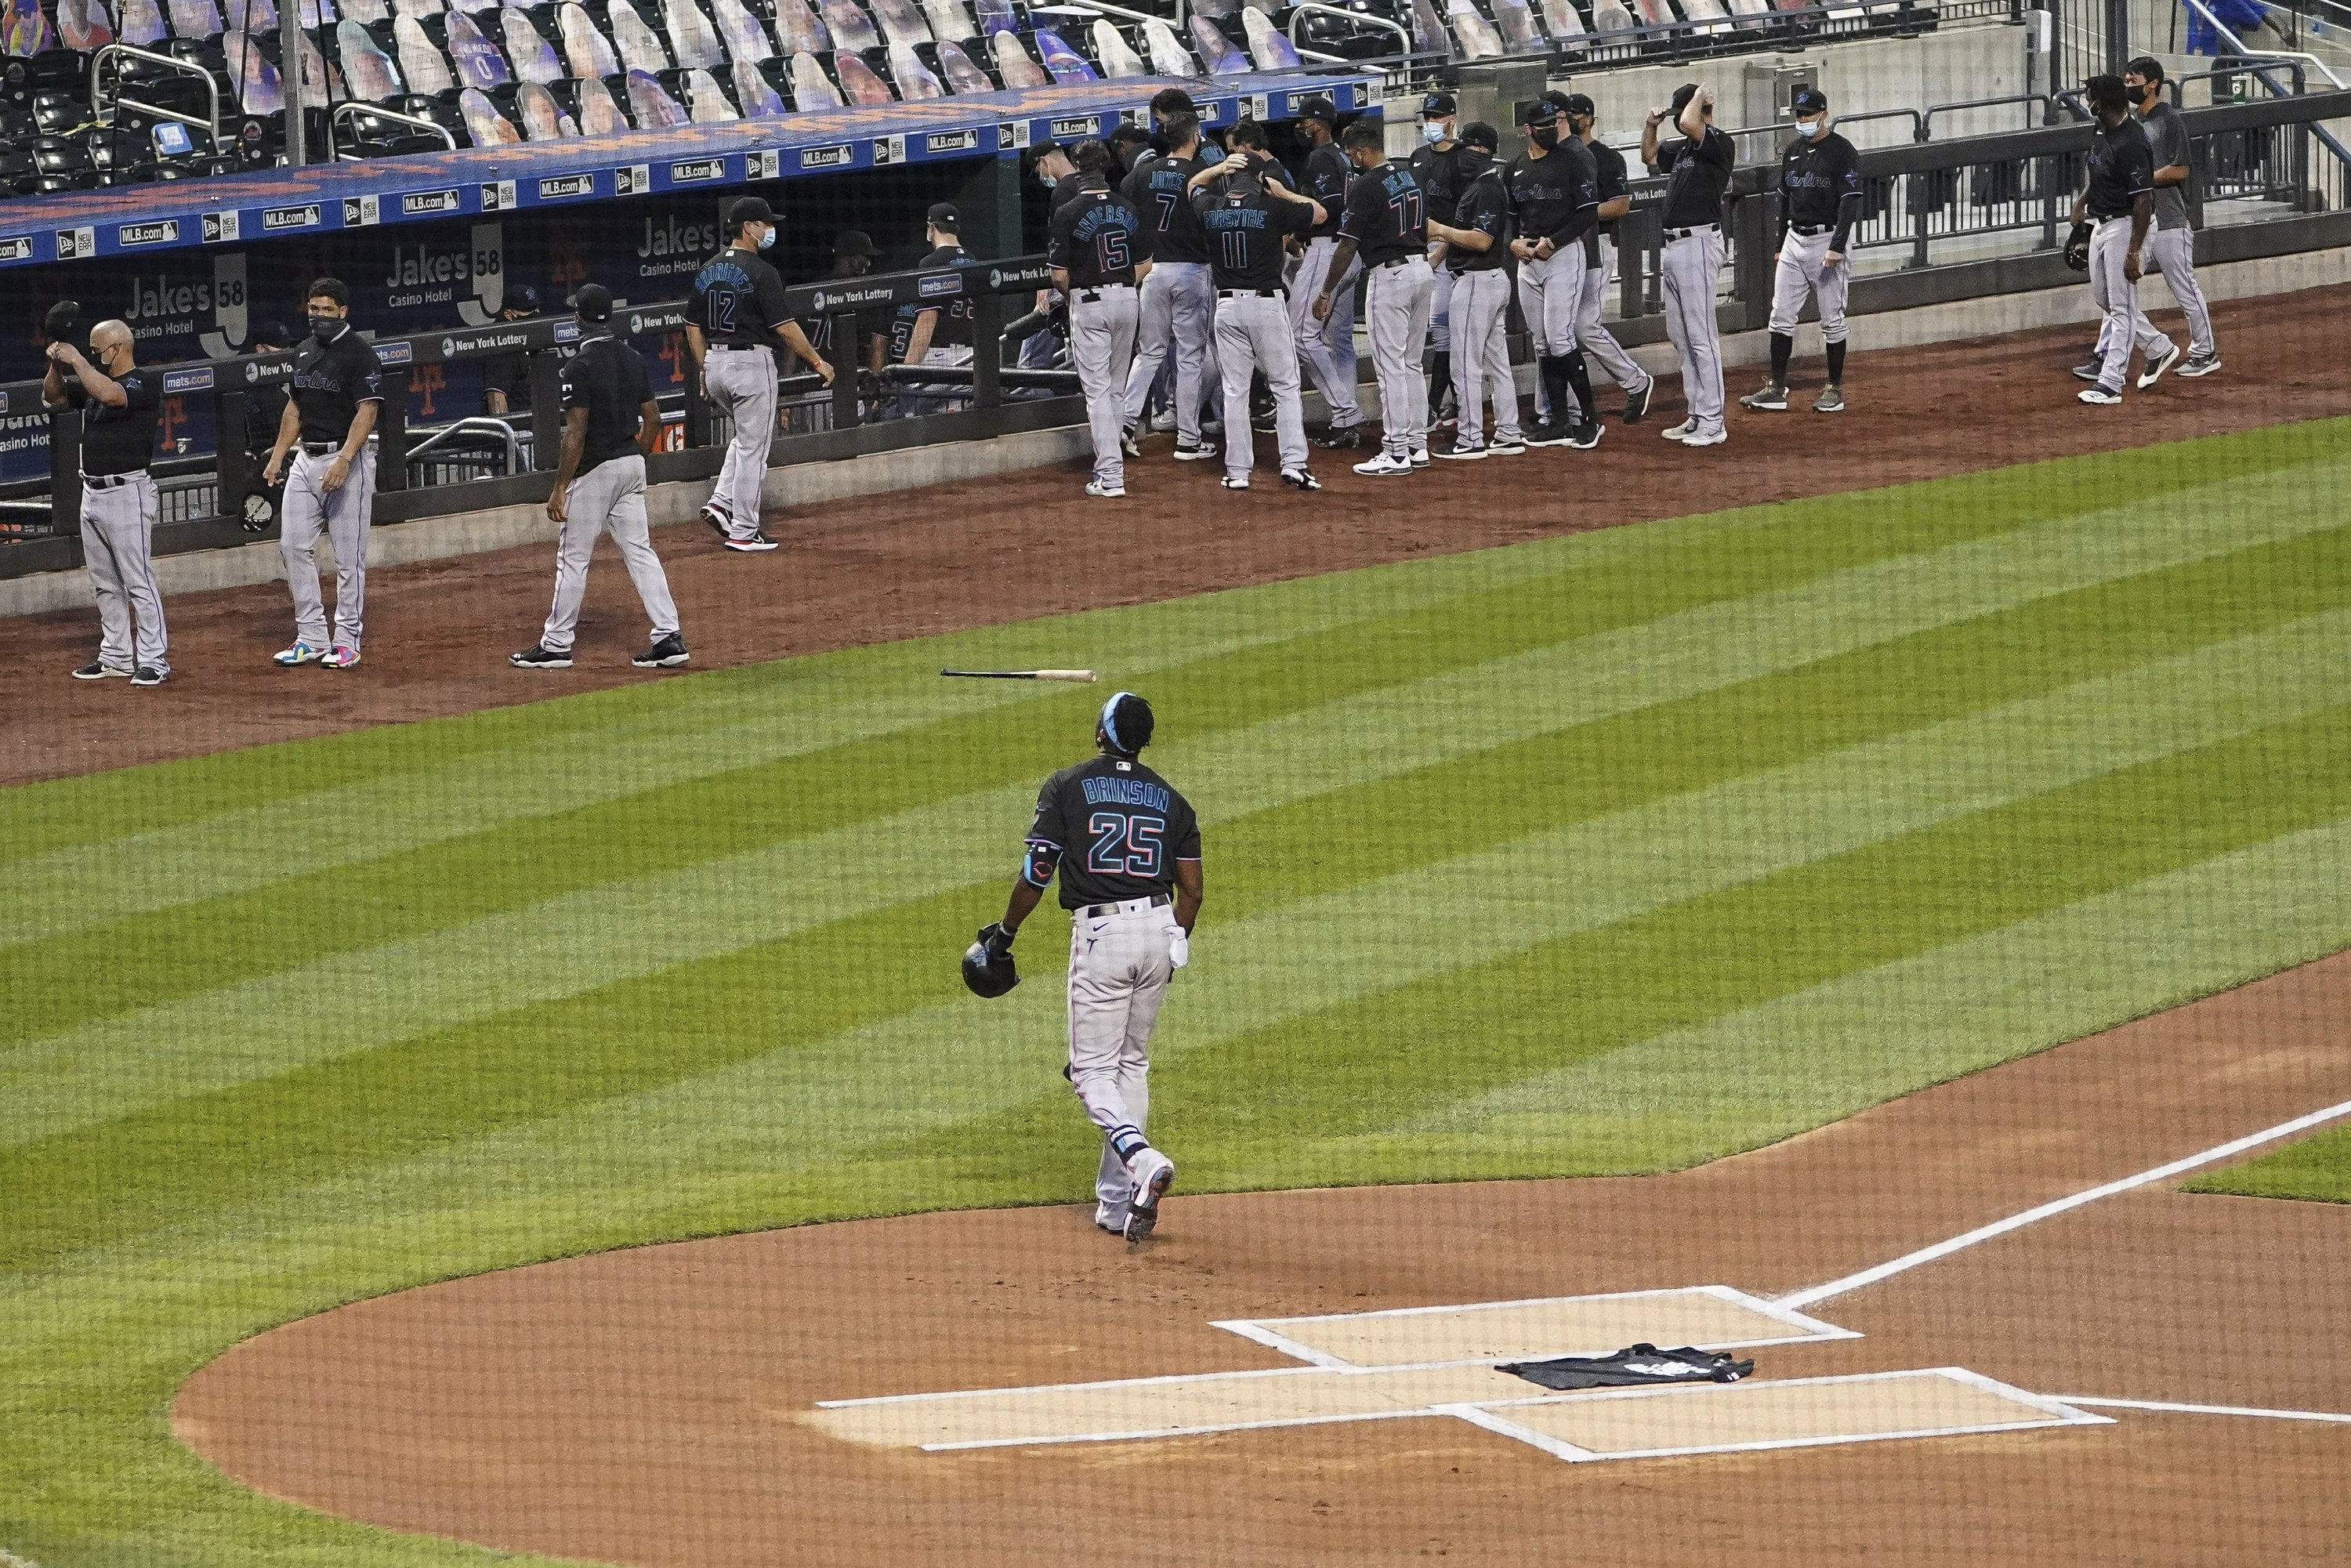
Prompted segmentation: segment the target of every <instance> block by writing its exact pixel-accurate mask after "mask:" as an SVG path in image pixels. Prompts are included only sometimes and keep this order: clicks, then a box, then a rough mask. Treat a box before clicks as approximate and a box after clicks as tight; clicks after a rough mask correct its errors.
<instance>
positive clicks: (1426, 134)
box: [1420, 120, 1445, 147]
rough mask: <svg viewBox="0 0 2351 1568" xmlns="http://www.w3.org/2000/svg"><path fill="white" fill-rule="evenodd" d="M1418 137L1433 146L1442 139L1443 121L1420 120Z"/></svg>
mask: <svg viewBox="0 0 2351 1568" xmlns="http://www.w3.org/2000/svg"><path fill="white" fill-rule="evenodd" d="M1420 139H1421V140H1422V141H1426V142H1427V143H1428V144H1429V145H1430V146H1431V147H1434V146H1436V145H1437V143H1438V142H1440V141H1444V140H1445V121H1443V120H1423V121H1421V126H1420Z"/></svg>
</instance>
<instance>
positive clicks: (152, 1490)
mask: <svg viewBox="0 0 2351 1568" xmlns="http://www.w3.org/2000/svg"><path fill="white" fill-rule="evenodd" d="M2346 437H2351V424H2346V423H2345V422H2339V421H2338V422H2333V423H2319V424H2311V425H2305V426H2298V427H2292V428H2285V429H2278V430H2271V431H2263V432H2257V433H2252V434H2242V435H2235V436H2228V437H2221V438H2215V439H2212V440H2208V441H2202V442H2198V443H2192V444H2180V445H2175V446H2168V447H2158V448H2154V449H2147V450H2138V451H2132V452H2127V453H2119V454H2115V455H2107V456H2101V457H2093V458H2083V459H2071V460H2066V461H2063V462H2055V463H2048V464H2042V465H2034V466H2031V467H2022V468H2015V469H2010V470H2004V471H2001V472H1997V473H1991V474H1985V475H1979V476H1970V477H1965V478H1959V479H1952V480H1947V481H1940V482H1937V483H1933V484H1923V485H1917V486H1905V487H1902V488H1898V489H1893V490H1886V491H1880V492H1876V493H1871V494H1862V495H1850V496H1843V497H1834V498H1830V499H1824V500H1819V501H1813V502H1805V503H1801V504H1792V505H1786V506H1777V507H1757V508H1751V509H1748V510H1742V511H1738V512H1731V513H1725V514H1720V515H1716V516H1708V517H1692V518H1687V519H1684V520H1681V521H1678V522H1673V523H1667V524H1660V525H1656V526H1651V527H1643V528H1626V529H1619V530H1614V531H1609V532H1604V533H1600V534H1593V535H1586V536H1583V537H1580V538H1563V539H1557V540H1551V541H1546V542H1542V543H1537V544H1531V545H1525V546H1520V547H1514V548H1511V549H1499V550H1491V551H1486V552H1481V553H1478V554H1474V555H1465V556H1457V557H1448V558H1445V559H1431V560H1421V561H1415V562H1411V563H1408V564H1405V565H1400V566H1393V567H1385V568H1380V569H1375V570H1365V571H1358V572H1351V573H1347V574H1343V575H1336V576H1331V577H1323V578H1316V579H1310V580H1302V581H1297V582H1291V583H1285V584H1280V585H1277V586H1273V587H1268V588H1260V589H1251V590H1247V591H1237V592H1230V593H1224V594H1218V595H1215V596H1211V597H1207V598H1200V599H1194V600H1187V601H1179V602H1175V603H1169V604H1161V605H1153V606H1147V607H1144V608H1140V609H1131V610H1121V611H1116V612H1102V613H1092V614H1084V615H1076V616H1070V617H1066V618H1061V619H1057V620H1053V621H1049V622H1037V623H1033V624H1029V625H1023V626H1017V627H1008V628H1002V629H998V630H993V631H988V632H975V633H970V634H967V635H957V636H954V637H948V638H942V639H935V640H930V641H925V642H920V643H900V644H893V645H889V646H883V647H876V648H869V649H862V650H858V651H854V652H850V653H839V654H830V655H825V656H822V657H817V658H808V659H800V660H793V661H789V662H784V663H778V664H768V665H763V666H759V667H757V668H751V669H745V670H737V671H730V672H724V673H715V674H697V675H693V676H691V677H688V678H684V679H680V680H674V681H664V682H661V683H658V684H653V685H638V686H634V687H631V688H629V689H626V690H620V691H611V692H605V693H601V694H596V695H585V696H580V697H573V698H567V699H564V700H560V701H551V702H547V703H541V704H538V705H534V706H528V707H522V708H510V709H504V710H500V711H496V712H491V713H485V714H481V715H477V716H471V717H466V718H462V719H453V720H447V721H441V722H435V723H431V724H422V725H414V726H407V727H398V728H391V729H380V730H373V731H369V732H365V733H362V734H357V735H350V736H343V737H333V738H329V739H322V740H314V741H306V742H302V743H299V744H294V745H287V746H280V747H264V748H258V749H255V750H250V751H245V752H239V753H234V754H230V755H225V756H220V757H214V758H203V759H199V760H194V761H190V762H185V763H179V764H172V765H169V766H163V767H156V768H141V769H136V770H132V771H128V772H123V773H119V774H111V775H106V776H101V777H97V778H91V779H79V780H73V781H67V782H61V783H56V784H45V785H37V786H29V787H26V788H22V789H13V790H9V791H6V792H5V794H0V874H5V878H6V885H7V887H8V888H9V897H8V898H7V899H6V900H5V903H0V995H5V996H6V997H7V998H9V1002H10V1005H9V1008H8V1009H7V1017H6V1019H5V1029H6V1030H7V1034H6V1037H5V1040H0V1107H5V1110H0V1217H5V1218H0V1546H5V1547H7V1548H10V1549H13V1550H14V1551H15V1552H18V1553H20V1554H22V1555H25V1556H26V1557H29V1558H31V1559H33V1560H35V1561H37V1562H38V1563H42V1564H43V1565H44V1568H68V1565H79V1564H94V1563H106V1564H116V1563H120V1564H124V1565H132V1564H135V1565H136V1568H177V1565H180V1564H205V1565H208V1568H210V1565H217V1568H256V1565H264V1568H267V1565H279V1564H302V1565H315V1568H355V1565H360V1568H364V1565H371V1564H386V1563H399V1564H426V1563H430V1564H448V1563H475V1562H486V1561H490V1560H492V1554H489V1553H485V1552H475V1551H472V1550H470V1549H467V1548H462V1547H456V1546H448V1545H443V1544H439V1543H435V1542H418V1541H412V1540H405V1539H402V1538H397V1537H393V1536H389V1535H384V1534H380V1533H377V1532H374V1531H367V1530H362V1529H360V1528H357V1527H353V1526H349V1525H343V1524H339V1523H335V1522H333V1521H326V1520H322V1519H319V1518H315V1517H312V1516H310V1515H308V1514H305V1513H303V1512H301V1511H298V1510H294V1509H291V1508H287V1507H283V1506H280V1505H277V1504H274V1503H270V1502H267V1501H265V1500H260V1499H258V1498H255V1497H252V1496H249V1495H247V1494H246V1493H245V1492H243V1491H241V1490H238V1489H236V1488H235V1487H233V1486H230V1485H228V1484H226V1483H225V1482H224V1481H223V1480H221V1479H219V1478H217V1477H216V1476H215V1475H214V1473H213V1472H212V1471H211V1470H210V1469H208V1467H206V1466H205V1465H204V1463H203V1462H202V1461H200V1460H198V1459H197V1458H194V1457H193V1455H191V1454H189V1453H187V1452H185V1451H183V1450H182V1449H181V1448H178V1447H177V1446H176V1445H174V1444H173V1443H172V1440H171V1439H170V1437H169V1436H168V1433H167V1430H166V1427H165V1422H164V1414H165V1409H166V1406H167V1402H168V1401H169V1399H170V1397H171V1396H172V1391H173V1389H174V1388H175V1387H176V1386H177V1385H179V1383H180V1382H181V1381H182V1380H183V1378H184V1377H185V1376H186V1375H188V1374H189V1373H190V1372H191V1371H192V1370H193V1369H194V1368H195V1367H196V1366H198V1365H200V1364H202V1363H204V1361H205V1360H207V1359H208V1358H210V1357H211V1356H213V1355H214V1354H217V1353H218V1352H220V1351H221V1350H222V1349H223V1348H224V1347H225V1346H227V1345H229V1344H231V1343H234V1342H235V1341H236V1340H238V1339H240V1338H242V1337H244V1336H246V1335H247V1334H250V1333H255V1332H256V1331H258V1330H260V1329H263V1328H266V1327H267V1326H269V1325H271V1324H274V1323H277V1322H284V1321H286V1320H288V1319H291V1318H295V1317H299V1316H302V1315H305V1314H308V1313H310V1312H317V1311H319V1310H321V1309H323V1308H326V1307H329V1306H331V1305H333V1304H335V1303H338V1302H340V1301H349V1300H351V1299H354V1298H357V1297H362V1296H368V1295H373V1294H377V1293H381V1292H383V1291H392V1290H396V1289H399V1288H402V1287H403V1286H409V1285H413V1284H417V1283H420V1282H423V1281H430V1280H434V1279H438V1278H442V1277H445V1276H449V1275H454V1274H459V1273H466V1272H472V1271H476V1270H486V1269H491V1268H496V1267H498V1266H501V1265H506V1264H512V1263H518V1262H522V1261H526V1260H536V1259H542V1258H548V1257H552V1256H557V1255H561V1254H567V1253H573V1252H579V1251H582V1250H587V1249H597V1248H605V1247H612V1246H618V1245H621V1244H623V1243H627V1242H632V1241H638V1240H644V1239H657V1238H674V1237H682V1236H688V1235H696V1234H705V1233H713V1232H723V1231H730V1230H737V1229H745V1228H758V1227H765V1226H774V1225H785V1224H791V1223H796V1222H801V1221H807V1220H812V1219H824V1218H838V1217H843V1216H852V1215H867V1214H877V1213H886V1212H893V1211H899V1210H905V1209H913V1208H918V1207H971V1206H979V1205H992V1204H1008V1203H1040V1202H1053V1201H1071V1200H1075V1199H1078V1198H1080V1197H1081V1196H1082V1195H1084V1194H1085V1193H1086V1192H1087V1190H1088V1186H1089V1181H1088V1177H1089V1175H1090V1172H1091V1169H1092V1139H1091V1137H1090V1136H1089V1134H1088V1132H1087V1130H1086V1128H1085V1126H1084V1124H1083V1123H1082V1122H1081V1119H1080V1116H1079V1113H1078V1112H1077V1110H1076V1107H1075V1105H1074V1103H1073V1102H1072V1101H1071V1098H1070V1095H1069V1093H1068V1092H1067V1089H1066V1087H1065V1086H1064V1085H1063V1083H1062V1082H1061V1077H1060V1075H1059V1073H1058V1071H1057V1069H1058V1066H1059V1062H1060V1060H1061V1057H1060V1051H1061V1045H1060V1036H1061V988H1060V985H1059V984H1058V973H1057V972H1058V968H1059V958H1060V952H1059V949H1060V946H1061V940H1062V938H1061V930H1062V928H1063V925H1064V923H1063V922H1062V921H1061V920H1060V919H1059V918H1058V917H1053V916H1050V915H1045V916H1040V918H1039V920H1038V921H1037V922H1036V923H1035V925H1033V926H1032V928H1031V931H1030V933H1029V935H1028V936H1024V937H1023V939H1022V941H1021V943H1020V946H1019V956H1020V957H1021V958H1022V960H1023V961H1024V963H1025V966H1026V967H1027V969H1028V972H1029V975H1030V976H1031V977H1032V978H1031V980H1030V982H1029V984H1027V985H1024V986H1022V987H1021V988H1019V990H1017V991H1015V992H1014V993H1013V994H1012V995H1011V996H1010V997H1009V998H1006V999H1004V1000H1003V1001H1001V1002H998V1003H992V1004H983V1003H981V1002H979V1001H977V999H975V998H971V997H969V996H967V994H965V993H964V991H963V990H962V988H961V987H960V985H959V984H958V982H957V979H956V968H955V960H956V956H957V955H958V953H959V952H960V950H961V948H962V946H963V945H964V944H965V943H967V942H968V941H969V940H970V937H971V933H972V931H973V930H974V929H975V928H976V927H977V926H978V925H980V924H981V922H983V921H985V920H987V919H990V918H992V917H993V916H994V915H995V914H996V913H997V912H998V909H999V908H1000V907H1001V902H1002V895H1003V890H1004V887H1005V885H1006V883H1008V879H1009V877H1010V874H1011V873H1012V871H1013V868H1014V865H1015V863H1016V861H1017V857H1018V845H1019V836H1020V832H1021V830H1022V829H1023V827H1024V826H1025V825H1026V822H1027V812H1028V807H1029V801H1030V800H1031V799H1032V797H1033V794H1034V791H1035V789H1036V786H1037V782H1038V780H1039V779H1040V778H1041V777H1042V776H1043V775H1044V774H1045V773H1046V772H1047V771H1049V770H1050V769H1051V768H1054V767H1056V766H1058V765H1060V764H1061V763H1064V762H1067V761H1070V760H1072V759H1074V758H1076V757H1078V756H1080V755H1081V754H1082V753H1083V751H1084V750H1085V747H1086V742H1087V736H1088V732H1089V730H1090V728H1091V716H1092V711H1093V706H1094V705H1095V704H1096V703H1097V702H1098V701H1099V700H1100V697H1101V696H1102V694H1103V693H1104V692H1105V691H1106V690H1107V689H1108V688H1106V687H1098V688H1093V689H1091V690H1089V689H1085V688H1077V689H1057V688H1046V687H1029V686H1020V685H1009V684H1005V685H995V684H986V683H963V682H956V683H950V682H943V681H940V680H939V679H937V678H936V676H935V674H933V672H935V670H936V669H937V668H938V667H939V666H940V665H942V664H951V663H952V664H970V665H991V664H1020V665H1029V664H1036V665H1081V664H1082V665H1093V666H1097V667H1100V668H1102V669H1103V670H1104V671H1105V672H1106V673H1107V674H1108V675H1109V677H1110V678H1112V679H1113V680H1116V681H1118V682H1120V683H1122V684H1126V685H1134V686H1136V687H1138V688H1140V689H1142V690H1144V692H1146V693H1147V694H1148V695H1150V696H1151V697H1152V698H1153V700H1154V701H1155V704H1156V705H1157V706H1158V708H1159V711H1160V714H1161V736H1162V737H1163V738H1162V743H1161V744H1160V745H1159V746H1157V747H1155V748H1154V750H1153V753H1152V760H1153V761H1154V762H1155V763H1156V764H1157V765H1158V766H1159V767H1160V768H1163V769H1164V770H1165V772H1166V773H1167V774H1168V775H1169V776H1170V777H1172V778H1173V779H1175V780H1176V781H1177V782H1178V783H1179V784H1180V785H1181V786H1182V787H1183V788H1185V789H1186V790H1187V791H1188V792H1189V793H1190V794H1191V795H1192V797H1193V799H1194V800H1196V802H1197V803H1198V804H1199V806H1200V808H1201V813H1202V816H1203V819H1204V821H1205V823H1206V826H1207V876H1208V885H1209V894H1210V896H1209V903H1208V906H1207V916H1206V920H1205V922H1204V924H1203V925H1202V928H1201V935H1200V939H1199V940H1198V942H1197V943H1196V945H1195V947H1194V953H1195V959H1194V966H1193V967H1192V968H1191V969H1189V970H1187V971H1186V973H1185V974H1184V976H1183V977H1181V979H1180V980H1179V981H1178V983H1177V985H1176V987H1175V991H1174V994H1173V995H1172V997H1171V998H1170V1002H1169V1005H1168V1008H1167V1011H1166V1013H1165V1016H1164V1025H1163V1029H1162V1032H1161V1036H1160V1040H1159V1042H1158V1047H1157V1050H1156V1052H1155V1054H1156V1056H1157V1059H1158V1062H1159V1067H1158V1071H1157V1073H1156V1074H1155V1077H1156V1079H1157V1084H1156V1089H1155V1094H1154V1105H1155V1112H1156V1118H1155V1131H1156V1132H1157V1133H1158V1134H1159V1135H1160V1137H1161V1139H1162V1140H1163V1141H1164V1142H1165V1144H1166V1145H1168V1146H1169V1147H1170V1148H1172V1149H1174V1150H1175V1151H1176V1153H1177V1154H1178V1155H1179V1157H1180V1158H1181V1160H1182V1162H1183V1165H1184V1168H1185V1185H1186V1190H1193V1191H1198V1190H1202V1189H1207V1188H1238V1187H1276V1186H1297V1185H1303V1184H1322V1183H1361V1182H1382V1181H1412V1180H1422V1179H1434V1178H1457V1177H1472V1176H1553V1175H1571V1174H1579V1173H1598V1172H1624V1171H1652V1170H1662V1169H1667V1168H1670V1167H1676V1166H1686V1165H1689V1164H1691V1163H1694V1162H1698V1161H1702V1160H1706V1159H1708V1158H1711V1157H1714V1156H1716V1155H1722V1154H1725V1153H1729V1152H1730V1151H1734V1150H1738V1149H1744V1148H1750V1147H1753V1146H1755V1145H1760V1144H1763V1143H1766V1142H1769V1141H1771V1140H1773V1139H1777V1138H1781V1137H1783V1136H1785V1135H1788V1134H1792V1133H1795V1132H1797V1131H1799V1130H1802V1129H1804V1128H1808V1127H1813V1126H1816V1125H1819V1124H1823V1123H1826V1122H1830V1121H1833V1120H1835V1119H1837V1118H1839V1117H1842V1116H1844V1115H1846V1114H1849V1113H1852V1112H1854V1111H1855V1110H1857V1109H1859V1108H1861V1107H1864V1106H1866V1105H1869V1104H1872V1103H1876V1102H1878V1101H1881V1100H1884V1099H1886V1098H1887V1097H1889V1096H1891V1095H1895V1094H1897V1093H1900V1092H1906V1091H1908V1090H1911V1089H1914V1088H1917V1087H1918V1086H1920V1085H1923V1084H1926V1083H1929V1082H1935V1081H1938V1080H1940V1079H1944V1078H1948V1077H1950V1076H1952V1075H1954V1074H1957V1073H1961V1072H1966V1071H1971V1070H1974V1069H1977V1068H1980V1067H1984V1066H1986V1065H1989V1064H1991V1063H1993V1062H1997V1061H2002V1060H2005V1059H2008V1058H2011V1057H2013V1056H2015V1055H2017V1054H2019V1053H2021V1052H2024V1051H2032V1050H2035V1049H2038V1048H2040V1047H2043V1046H2046V1045H2048V1044H2051V1043H2053V1042H2054V1041H2057V1040H2064V1039H2068V1038H2072V1037H2074V1036H2077V1035H2080V1034H2083V1033H2085V1032H2088V1031H2090V1030H2095V1029H2098V1028H2100V1027H2103V1026H2105V1025H2107V1024H2111V1023H2113V1022H2116V1021H2117V1020H2119V1019H2125V1018H2128V1017H2131V1016H2134V1015H2137V1014H2139V1013H2143V1012H2146V1011H2148V1010H2150V1009H2156V1008H2159V1007H2163V1006H2166V1005H2168V1004H2171V1003H2175V1002H2178V1001H2180V1000H2182V999H2185V998H2189V997H2192V996H2195V995H2199V994H2201V993H2204V992H2208V991H2211V990H2213V989H2216V988H2220V987H2222V986H2225V985H2228V984H2231V983H2232V982H2235V981H2238V980H2241V979H2244V978H2246V977H2252V976H2254V975H2259V974H2263V973H2268V972H2270V971H2273V970H2275V969H2278V968H2280V967H2284V966H2287V965H2290V964H2293V963H2295V962H2299V961H2302V960H2305V959H2308V958H2311V957H2314V956H2318V955H2320V954H2323V953H2325V952H2329V951H2332V950H2334V949H2335V948H2338V947H2341V946H2345V945H2346V943H2351V709H2346V707H2345V706H2343V705H2344V703H2345V702H2346V695H2351V694H2346V686H2345V683H2344V671H2345V669H2346V652H2351V522H2346V513H2345V509H2344V506H2343V497H2344V496H2345V495H2346V494H2351V440H2346ZM556 684H558V683H550V685H556Z"/></svg>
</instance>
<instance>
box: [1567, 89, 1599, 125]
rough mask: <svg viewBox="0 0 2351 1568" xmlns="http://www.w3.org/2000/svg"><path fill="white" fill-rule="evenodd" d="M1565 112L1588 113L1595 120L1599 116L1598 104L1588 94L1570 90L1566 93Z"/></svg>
mask: <svg viewBox="0 0 2351 1568" xmlns="http://www.w3.org/2000/svg"><path fill="white" fill-rule="evenodd" d="M1567 112H1568V113H1570V114H1588V115H1590V116H1591V117H1592V118H1593V119H1594V120H1597V119H1599V118H1600V106H1599V105H1598V104H1596V103H1594V102H1593V101H1592V99H1591V98H1590V96H1589V95H1588V94H1584V93H1580V92H1572V93H1569V94H1568V95H1567Z"/></svg>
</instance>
